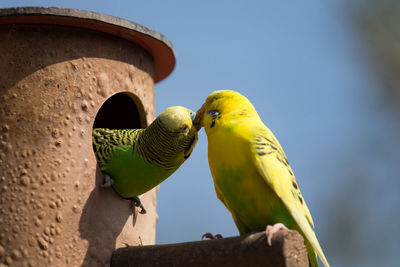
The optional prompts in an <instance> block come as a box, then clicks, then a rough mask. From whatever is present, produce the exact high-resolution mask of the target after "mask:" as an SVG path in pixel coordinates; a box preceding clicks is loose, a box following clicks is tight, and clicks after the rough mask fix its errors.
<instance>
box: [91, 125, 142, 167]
mask: <svg viewBox="0 0 400 267" xmlns="http://www.w3.org/2000/svg"><path fill="white" fill-rule="evenodd" d="M142 130H143V129H123V130H119V129H106V128H95V129H93V134H92V137H93V149H94V152H95V155H96V158H97V162H98V163H99V165H100V167H101V168H102V167H103V166H104V165H106V164H107V162H109V160H110V158H111V157H112V155H113V153H114V151H115V150H116V149H117V148H118V147H121V146H132V147H133V146H134V143H135V140H136V138H137V135H138V134H139V133H140V132H141V131H142Z"/></svg>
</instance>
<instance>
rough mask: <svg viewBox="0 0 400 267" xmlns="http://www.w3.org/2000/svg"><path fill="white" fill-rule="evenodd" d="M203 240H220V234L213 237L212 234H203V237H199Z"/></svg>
mask: <svg viewBox="0 0 400 267" xmlns="http://www.w3.org/2000/svg"><path fill="white" fill-rule="evenodd" d="M204 238H208V239H210V240H214V239H221V238H222V235H221V234H216V235H213V234H212V233H205V234H204V235H202V236H201V239H202V240H203V239H204Z"/></svg>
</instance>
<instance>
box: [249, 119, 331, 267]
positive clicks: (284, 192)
mask: <svg viewBox="0 0 400 267" xmlns="http://www.w3.org/2000/svg"><path fill="white" fill-rule="evenodd" d="M253 129H254V134H253V136H252V140H251V147H252V150H253V154H254V163H255V165H256V168H257V170H258V172H259V173H260V174H261V176H262V177H263V178H264V180H265V181H266V182H267V183H268V185H269V186H270V187H271V188H272V189H273V190H274V191H275V193H276V194H277V195H278V197H279V198H280V199H281V200H282V202H283V203H284V205H285V206H286V208H287V209H288V211H289V212H290V214H291V215H292V217H293V218H294V220H295V221H296V223H297V224H298V226H299V227H300V229H301V231H302V232H303V233H304V235H305V237H306V238H307V240H308V241H309V242H310V244H311V245H312V247H313V248H314V249H315V250H316V252H317V253H318V255H319V256H320V258H321V260H322V262H323V263H324V265H325V266H327V267H328V266H329V264H328V262H327V260H326V258H325V255H324V253H323V252H322V249H321V247H320V245H319V242H318V240H317V237H316V236H315V233H314V231H313V228H312V227H313V226H314V222H313V220H312V218H311V214H310V211H309V209H308V207H307V205H306V203H305V201H304V199H303V197H302V195H301V192H300V189H299V186H298V184H297V181H296V178H295V176H294V174H293V171H292V168H291V167H290V165H289V162H288V160H287V158H286V156H285V153H284V152H283V149H282V147H281V146H280V144H279V142H278V140H277V139H276V138H275V137H274V135H273V134H272V132H271V131H270V130H269V129H268V128H267V127H266V126H264V125H263V127H256V128H253Z"/></svg>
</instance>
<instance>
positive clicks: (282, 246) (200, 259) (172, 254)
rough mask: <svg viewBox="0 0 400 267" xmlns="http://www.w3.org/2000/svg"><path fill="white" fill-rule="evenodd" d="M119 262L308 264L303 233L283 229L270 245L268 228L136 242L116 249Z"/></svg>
mask: <svg viewBox="0 0 400 267" xmlns="http://www.w3.org/2000/svg"><path fill="white" fill-rule="evenodd" d="M117 266H118V267H119V266H123V267H124V266H174V267H180V266H185V267H186V266H191V267H192V266H195V267H196V266H199V267H205V266H274V267H280V266H291V267H292V266H293V267H294V266H296V267H297V266H302V267H303V266H304V267H308V266H309V263H308V256H307V250H306V247H305V245H304V240H303V237H302V236H301V235H300V234H299V233H298V232H296V231H292V230H282V231H279V232H278V233H277V234H275V235H274V237H273V239H272V246H268V244H267V238H266V236H265V232H264V231H263V232H258V233H252V234H248V235H244V236H238V237H229V238H222V239H216V240H204V241H196V242H186V243H177V244H167V245H151V246H135V247H126V248H119V249H117V250H116V251H114V253H113V256H112V259H111V267H117Z"/></svg>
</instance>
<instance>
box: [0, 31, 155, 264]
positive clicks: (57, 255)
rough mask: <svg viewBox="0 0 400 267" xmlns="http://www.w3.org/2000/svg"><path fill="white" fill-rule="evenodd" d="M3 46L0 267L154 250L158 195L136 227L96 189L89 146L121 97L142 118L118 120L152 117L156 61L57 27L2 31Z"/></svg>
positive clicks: (121, 204) (113, 198) (104, 259)
mask: <svg viewBox="0 0 400 267" xmlns="http://www.w3.org/2000/svg"><path fill="white" fill-rule="evenodd" d="M0 39H1V42H0V73H1V75H0V265H1V263H3V264H6V265H13V266H46V265H50V266H81V265H82V266H108V265H109V260H110V258H111V254H112V252H113V251H114V249H115V248H116V247H123V246H125V244H129V245H138V244H153V243H154V241H155V225H156V221H157V214H156V211H155V206H156V189H154V190H152V191H150V192H148V193H146V194H144V195H143V196H142V201H143V202H144V204H145V206H146V208H147V211H148V213H147V214H145V215H139V216H138V218H137V221H136V224H135V226H134V227H133V222H132V207H131V204H130V202H129V201H127V200H123V199H121V198H119V197H118V196H117V195H116V194H115V192H114V191H113V190H112V189H111V188H109V189H103V188H101V187H99V184H101V183H102V180H103V176H102V174H101V173H100V171H99V170H98V169H97V165H96V160H95V157H94V153H93V150H92V141H91V131H92V127H93V124H94V121H95V118H96V114H97V113H98V111H99V109H100V108H101V106H102V105H103V103H104V102H105V101H106V100H107V99H109V98H110V97H111V96H112V95H114V94H116V93H126V94H127V95H129V96H130V97H131V98H132V99H133V100H134V102H132V103H133V105H134V104H135V103H136V105H135V108H137V109H138V113H137V114H133V115H132V114H126V113H122V114H121V112H118V111H119V109H118V108H117V107H116V108H115V109H114V108H111V109H110V110H111V111H110V112H114V113H115V114H113V116H114V115H115V116H123V117H125V118H126V119H127V120H129V119H131V121H136V123H137V124H138V125H136V127H140V125H141V126H146V125H148V124H149V123H150V122H151V121H152V120H153V119H154V91H153V86H154V84H153V62H152V59H151V57H150V56H149V55H148V54H147V53H146V52H144V50H142V49H141V48H140V47H138V46H136V45H134V44H132V43H129V42H127V41H125V40H122V39H119V38H116V37H112V36H108V35H105V34H102V33H97V32H92V31H84V30H80V29H77V28H68V27H61V26H53V27H52V26H39V25H36V26H24V25H20V26H11V25H10V26H1V27H0ZM138 114H140V115H138ZM130 116H138V117H139V118H130ZM99 120H101V118H99ZM105 123H106V122H105ZM103 126H104V125H103Z"/></svg>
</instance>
